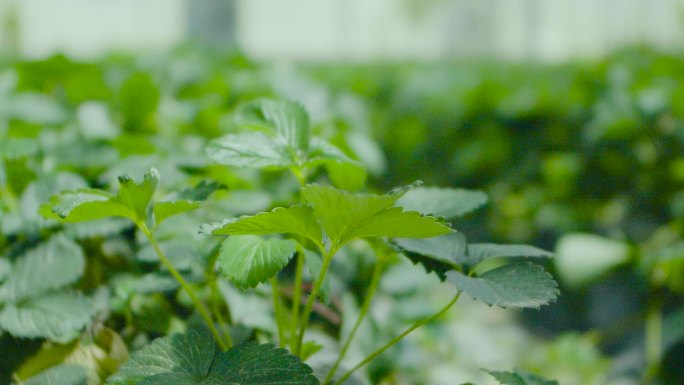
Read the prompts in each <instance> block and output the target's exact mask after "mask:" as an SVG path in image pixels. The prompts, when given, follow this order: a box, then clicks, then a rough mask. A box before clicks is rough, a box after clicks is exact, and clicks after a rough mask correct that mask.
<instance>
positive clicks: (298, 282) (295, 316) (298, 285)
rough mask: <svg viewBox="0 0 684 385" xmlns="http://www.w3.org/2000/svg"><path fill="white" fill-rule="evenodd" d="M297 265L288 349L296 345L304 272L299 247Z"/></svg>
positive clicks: (302, 252)
mask: <svg viewBox="0 0 684 385" xmlns="http://www.w3.org/2000/svg"><path fill="white" fill-rule="evenodd" d="M295 258H297V267H296V270H295V282H294V294H293V299H292V331H291V332H290V349H292V350H294V349H295V348H296V346H297V342H296V341H297V338H296V337H297V326H299V307H300V303H301V298H302V276H303V273H304V258H306V256H305V255H304V250H303V249H300V250H299V252H298V253H297V255H296V256H295Z"/></svg>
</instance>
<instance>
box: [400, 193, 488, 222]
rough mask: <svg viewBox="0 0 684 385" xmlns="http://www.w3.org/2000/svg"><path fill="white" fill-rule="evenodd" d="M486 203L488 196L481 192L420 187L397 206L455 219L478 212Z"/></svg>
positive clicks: (402, 198) (403, 198)
mask: <svg viewBox="0 0 684 385" xmlns="http://www.w3.org/2000/svg"><path fill="white" fill-rule="evenodd" d="M485 203H487V195H486V194H485V193H483V192H481V191H470V190H464V189H454V188H439V187H418V188H415V189H412V190H411V191H409V192H407V193H406V194H405V195H404V196H403V197H401V198H400V199H399V202H398V203H397V204H398V205H399V206H402V207H403V208H405V209H406V210H411V211H418V212H420V213H421V214H425V215H434V216H438V217H444V218H454V217H460V216H463V215H465V214H467V213H469V212H471V211H474V210H477V209H479V208H480V207H482V206H483V205H484V204H485Z"/></svg>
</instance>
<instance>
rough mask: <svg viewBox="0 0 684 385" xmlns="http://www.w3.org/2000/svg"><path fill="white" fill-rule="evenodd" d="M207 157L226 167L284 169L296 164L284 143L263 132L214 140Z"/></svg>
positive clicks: (209, 146)
mask: <svg viewBox="0 0 684 385" xmlns="http://www.w3.org/2000/svg"><path fill="white" fill-rule="evenodd" d="M207 155H208V156H209V157H210V158H211V159H213V160H214V161H216V162H218V163H220V164H224V165H226V166H235V167H252V168H264V167H273V168H283V167H288V166H291V165H294V164H295V163H296V162H295V160H294V159H293V158H292V156H291V154H290V153H289V152H288V150H287V147H286V146H285V145H284V144H283V143H279V142H278V141H276V140H275V139H274V138H272V137H270V136H268V135H267V134H264V133H261V132H246V133H242V134H229V135H225V136H223V137H221V138H218V139H214V140H212V141H211V142H209V145H208V146H207Z"/></svg>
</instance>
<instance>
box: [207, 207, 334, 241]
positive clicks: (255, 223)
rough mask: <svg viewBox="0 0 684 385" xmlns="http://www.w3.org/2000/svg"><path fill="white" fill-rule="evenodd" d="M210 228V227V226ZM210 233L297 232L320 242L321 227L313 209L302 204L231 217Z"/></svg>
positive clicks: (321, 237)
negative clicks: (235, 217)
mask: <svg viewBox="0 0 684 385" xmlns="http://www.w3.org/2000/svg"><path fill="white" fill-rule="evenodd" d="M219 226H220V227H219ZM210 229H211V228H210ZM211 233H212V234H232V235H249V234H297V235H302V236H304V237H307V238H309V239H311V240H312V241H314V242H315V243H316V244H320V243H321V242H322V239H323V234H322V232H321V227H320V225H319V224H318V221H317V220H316V217H315V216H314V213H313V210H311V208H310V207H308V206H304V205H294V206H290V207H287V208H284V207H278V208H276V209H273V210H272V211H270V212H265V213H259V214H256V215H252V216H244V217H240V218H237V219H232V220H228V221H225V222H223V223H221V224H220V225H217V226H216V228H215V229H211Z"/></svg>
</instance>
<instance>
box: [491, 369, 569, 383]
mask: <svg viewBox="0 0 684 385" xmlns="http://www.w3.org/2000/svg"><path fill="white" fill-rule="evenodd" d="M486 372H487V373H489V374H490V375H491V376H492V377H494V378H496V380H497V381H499V382H500V383H501V385H558V381H549V380H546V379H544V378H542V377H540V376H538V375H536V374H533V373H529V372H526V371H524V370H515V371H514V372H497V371H489V370H486Z"/></svg>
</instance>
